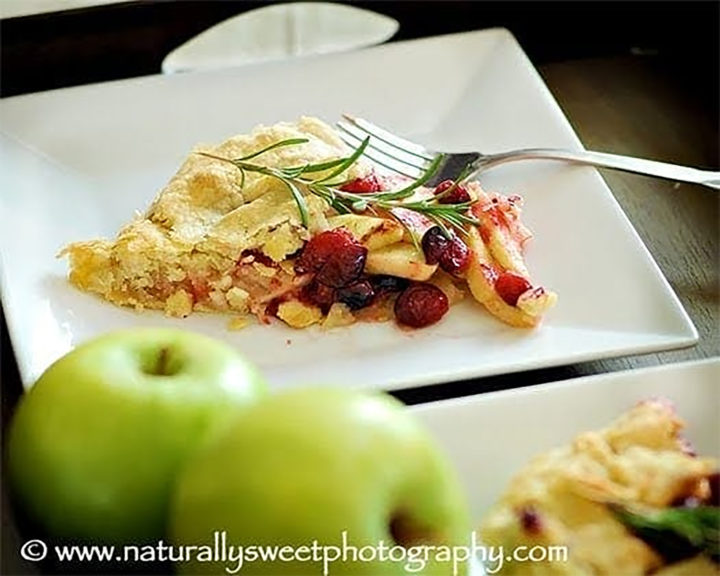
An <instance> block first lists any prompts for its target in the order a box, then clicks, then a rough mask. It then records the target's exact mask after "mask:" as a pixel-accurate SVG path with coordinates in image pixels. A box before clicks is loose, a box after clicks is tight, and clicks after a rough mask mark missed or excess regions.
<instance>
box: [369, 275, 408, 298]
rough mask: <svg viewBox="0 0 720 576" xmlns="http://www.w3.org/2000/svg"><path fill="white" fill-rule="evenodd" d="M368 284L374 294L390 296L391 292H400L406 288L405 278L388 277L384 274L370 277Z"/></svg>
mask: <svg viewBox="0 0 720 576" xmlns="http://www.w3.org/2000/svg"><path fill="white" fill-rule="evenodd" d="M370 283H371V284H372V287H373V290H374V291H375V294H392V293H393V292H402V291H403V290H405V288H407V286H408V281H407V279H406V278H400V277H398V276H388V275H386V274H378V275H377V276H370Z"/></svg>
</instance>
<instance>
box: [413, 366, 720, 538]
mask: <svg viewBox="0 0 720 576" xmlns="http://www.w3.org/2000/svg"><path fill="white" fill-rule="evenodd" d="M649 398H667V399H669V400H671V401H672V402H673V404H674V405H675V408H676V410H677V413H678V415H679V416H680V417H681V418H682V419H683V420H684V421H685V423H686V424H687V427H686V429H685V431H684V433H685V435H686V436H687V438H688V439H689V440H690V441H691V442H692V444H693V446H694V447H695V449H696V450H697V452H698V454H700V455H702V456H709V457H713V458H718V459H720V434H719V433H718V431H719V429H718V423H720V359H718V358H714V359H712V360H706V361H701V362H686V363H682V364H674V365H672V366H660V367H654V368H647V369H642V370H634V371H628V372H615V373H612V374H603V375H600V376H590V377H586V378H578V379H574V380H568V381H565V382H560V383H552V384H543V385H540V386H534V387H532V388H521V389H514V390H507V391H503V392H491V393H488V394H482V395H480V396H470V397H467V398H457V399H453V400H445V401H441V402H432V403H429V404H423V405H420V406H414V407H412V408H411V410H412V411H413V412H415V414H417V416H418V417H419V418H420V420H421V421H422V422H423V424H425V425H426V426H427V427H428V429H429V430H430V431H431V432H432V433H433V434H434V436H435V437H436V438H437V439H438V441H439V442H440V444H441V446H442V447H443V448H444V450H445V451H446V453H447V455H448V456H449V458H450V460H451V461H452V463H453V464H454V465H455V467H456V469H457V471H458V474H459V476H460V479H461V481H462V484H463V486H464V488H465V490H466V493H467V495H468V498H469V501H470V508H471V514H472V519H473V521H474V522H475V525H476V526H477V525H478V524H479V522H480V519H481V518H482V517H483V515H484V514H485V513H486V512H487V511H488V510H489V508H490V506H491V505H492V504H493V503H495V502H496V501H497V499H498V498H499V497H500V496H501V494H502V493H503V492H504V491H505V489H506V487H507V485H508V482H509V481H510V480H511V478H512V477H513V476H514V475H515V474H517V473H518V472H519V471H520V470H521V469H522V468H523V467H524V466H525V465H526V464H527V463H528V462H529V461H530V460H531V459H532V457H533V456H535V455H538V454H540V453H543V452H546V451H548V450H550V449H552V448H556V447H559V446H565V445H567V444H569V443H570V442H571V441H572V440H573V439H574V438H575V436H577V435H578V434H579V433H581V432H585V431H589V430H597V429H600V428H604V427H606V426H608V425H609V424H610V423H611V422H612V421H613V420H615V419H616V418H617V417H618V416H620V415H621V414H622V413H624V412H626V411H627V410H629V409H630V408H632V407H633V406H634V405H635V404H636V403H637V402H640V401H642V400H647V399H649ZM499 439H502V440H501V441H499Z"/></svg>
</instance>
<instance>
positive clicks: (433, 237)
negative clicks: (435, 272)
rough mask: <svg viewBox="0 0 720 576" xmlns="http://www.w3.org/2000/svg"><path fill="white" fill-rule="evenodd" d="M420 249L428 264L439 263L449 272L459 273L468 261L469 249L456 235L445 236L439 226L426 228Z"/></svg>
mask: <svg viewBox="0 0 720 576" xmlns="http://www.w3.org/2000/svg"><path fill="white" fill-rule="evenodd" d="M422 249H423V253H424V254H425V261H426V262H427V263H428V264H440V267H441V268H442V269H443V270H445V272H449V273H450V274H459V273H460V272H462V271H463V270H464V269H465V268H466V267H467V265H468V263H469V262H470V250H468V247H467V246H466V245H465V242H463V241H462V240H461V239H460V238H459V237H458V236H456V235H455V234H452V235H451V236H450V238H448V237H447V236H445V233H444V232H443V230H442V228H440V226H433V227H432V228H430V229H428V231H427V232H425V234H424V235H423V238H422Z"/></svg>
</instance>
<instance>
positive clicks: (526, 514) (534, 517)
mask: <svg viewBox="0 0 720 576" xmlns="http://www.w3.org/2000/svg"><path fill="white" fill-rule="evenodd" d="M518 517H519V519H520V525H521V526H522V527H523V530H525V532H527V533H528V534H532V535H538V534H540V532H541V531H542V519H541V518H540V514H539V513H538V511H537V510H535V508H533V507H532V506H523V507H522V508H521V509H520V510H519V511H518Z"/></svg>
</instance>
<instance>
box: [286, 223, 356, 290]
mask: <svg viewBox="0 0 720 576" xmlns="http://www.w3.org/2000/svg"><path fill="white" fill-rule="evenodd" d="M366 258H367V248H365V246H363V245H362V244H360V243H359V242H358V241H357V240H355V238H353V237H352V235H351V234H350V233H349V232H348V231H347V230H345V229H343V228H336V229H334V230H327V231H326V232H321V233H320V234H318V235H317V236H314V237H313V238H311V239H310V241H309V242H308V243H307V244H306V245H305V247H304V249H303V251H302V253H301V254H300V257H299V258H298V259H297V260H296V262H295V271H296V272H298V273H299V274H305V273H308V272H315V273H316V276H315V278H316V280H317V281H318V282H321V283H323V284H326V285H327V286H331V287H333V288H339V287H341V286H345V285H346V284H350V283H351V282H352V281H354V280H356V279H357V278H358V277H359V276H360V274H362V271H363V268H365V260H366Z"/></svg>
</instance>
